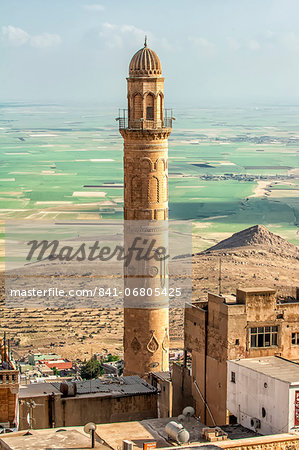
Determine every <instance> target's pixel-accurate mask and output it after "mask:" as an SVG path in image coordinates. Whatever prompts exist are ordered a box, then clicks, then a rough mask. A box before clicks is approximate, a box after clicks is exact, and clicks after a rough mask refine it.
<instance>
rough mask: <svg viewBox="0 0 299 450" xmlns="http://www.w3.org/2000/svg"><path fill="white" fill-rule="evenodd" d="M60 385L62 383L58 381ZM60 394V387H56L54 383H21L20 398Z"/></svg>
mask: <svg viewBox="0 0 299 450" xmlns="http://www.w3.org/2000/svg"><path fill="white" fill-rule="evenodd" d="M57 384H58V385H59V384H60V383H57ZM50 394H60V395H61V392H60V390H59V387H58V388H56V387H55V386H54V385H53V383H46V382H42V383H34V384H26V385H20V392H19V398H28V397H41V396H43V395H50Z"/></svg>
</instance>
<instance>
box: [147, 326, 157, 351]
mask: <svg viewBox="0 0 299 450" xmlns="http://www.w3.org/2000/svg"><path fill="white" fill-rule="evenodd" d="M151 332H152V336H151V338H150V340H149V342H148V344H147V346H146V348H147V349H148V351H149V352H151V353H155V352H156V351H157V350H158V348H159V342H158V341H157V338H156V336H155V330H151Z"/></svg>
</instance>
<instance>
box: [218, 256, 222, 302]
mask: <svg viewBox="0 0 299 450" xmlns="http://www.w3.org/2000/svg"><path fill="white" fill-rule="evenodd" d="M218 293H219V296H221V294H222V260H221V256H220V257H219V278H218Z"/></svg>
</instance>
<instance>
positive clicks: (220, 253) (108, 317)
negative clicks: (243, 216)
mask: <svg viewBox="0 0 299 450" xmlns="http://www.w3.org/2000/svg"><path fill="white" fill-rule="evenodd" d="M220 267H221V271H220ZM220 273H221V277H219V275H220ZM219 278H221V281H219ZM298 279H299V249H298V248H297V247H296V246H294V245H292V244H290V243H289V242H287V241H285V240H284V239H282V238H281V237H279V236H277V235H274V234H273V233H271V232H269V231H268V230H267V229H266V228H265V227H263V226H260V225H256V226H255V227H251V228H248V229H247V230H243V231H241V232H239V233H236V234H234V235H233V236H232V237H230V238H229V239H226V240H224V241H221V242H220V243H218V244H217V245H215V246H214V247H211V248H210V249H208V250H206V251H205V252H202V253H199V254H196V255H193V293H192V297H193V300H196V299H199V298H200V299H206V298H207V293H208V292H215V293H217V292H219V290H220V291H221V292H222V293H224V294H225V293H234V292H235V290H236V287H245V286H247V287H248V286H266V287H275V288H276V289H277V290H278V292H279V294H281V295H294V292H295V287H296V285H298V284H299V280H298ZM1 286H2V303H1V306H0V333H1V334H2V333H3V332H4V331H6V332H7V337H8V338H10V339H12V340H13V341H12V342H13V344H12V347H13V350H14V352H15V356H17V357H21V356H23V355H26V354H27V353H28V352H29V351H34V352H37V351H43V352H56V353H58V354H60V355H62V356H63V357H65V358H69V359H72V360H77V359H78V360H82V359H84V358H88V357H90V355H92V354H94V353H96V352H98V353H102V352H104V353H106V352H111V353H113V354H118V355H122V332H123V313H122V310H121V309H116V308H113V309H94V310H93V309H84V310H82V309H80V310H74V309H70V310H67V309H55V310H53V309H7V308H6V307H5V304H4V275H3V274H2V278H1ZM170 335H171V348H182V346H183V310H182V309H172V310H171V311H170Z"/></svg>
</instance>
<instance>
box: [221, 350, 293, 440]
mask: <svg viewBox="0 0 299 450" xmlns="http://www.w3.org/2000/svg"><path fill="white" fill-rule="evenodd" d="M227 371H228V386H227V408H228V409H229V411H230V412H231V413H232V414H234V416H235V417H236V418H237V421H238V423H240V424H242V425H243V426H245V427H247V428H249V429H252V430H257V431H259V432H260V433H261V434H265V435H266V434H274V433H281V432H284V433H288V432H296V431H297V432H298V433H299V365H298V364H297V363H295V362H292V361H288V360H286V359H283V358H280V357H277V356H266V357H259V358H248V359H240V360H234V361H228V367H227Z"/></svg>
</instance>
